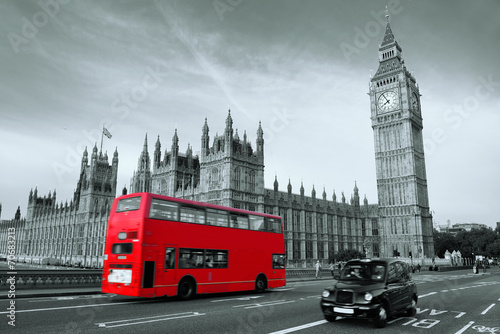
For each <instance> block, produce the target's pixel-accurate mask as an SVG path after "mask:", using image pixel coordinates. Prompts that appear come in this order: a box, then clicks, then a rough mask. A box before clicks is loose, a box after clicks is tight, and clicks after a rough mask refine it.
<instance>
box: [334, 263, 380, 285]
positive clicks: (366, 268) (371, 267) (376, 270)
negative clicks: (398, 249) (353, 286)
mask: <svg viewBox="0 0 500 334" xmlns="http://www.w3.org/2000/svg"><path fill="white" fill-rule="evenodd" d="M384 275H385V266H384V265H382V264H380V263H352V264H351V263H348V264H346V266H345V267H344V269H343V270H342V273H341V275H340V280H341V281H374V282H382V281H383V280H384Z"/></svg>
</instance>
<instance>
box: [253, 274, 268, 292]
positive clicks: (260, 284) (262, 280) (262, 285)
mask: <svg viewBox="0 0 500 334" xmlns="http://www.w3.org/2000/svg"><path fill="white" fill-rule="evenodd" d="M266 288H267V280H266V277H265V276H264V275H259V276H258V277H257V279H256V280H255V291H256V292H258V293H261V292H264V290H266Z"/></svg>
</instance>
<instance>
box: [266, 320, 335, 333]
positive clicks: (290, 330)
mask: <svg viewBox="0 0 500 334" xmlns="http://www.w3.org/2000/svg"><path fill="white" fill-rule="evenodd" d="M327 322H328V321H326V320H320V321H315V322H311V323H308V324H304V325H301V326H296V327H292V328H287V329H283V330H281V331H277V332H272V333H269V334H286V333H291V332H296V331H300V330H301V329H305V328H310V327H314V326H318V325H323V324H326V323H327Z"/></svg>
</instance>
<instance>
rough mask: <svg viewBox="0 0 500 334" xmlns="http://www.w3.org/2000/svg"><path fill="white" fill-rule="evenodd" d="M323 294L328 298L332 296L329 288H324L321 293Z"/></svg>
mask: <svg viewBox="0 0 500 334" xmlns="http://www.w3.org/2000/svg"><path fill="white" fill-rule="evenodd" d="M321 296H322V297H323V298H326V297H328V296H330V291H329V290H323V293H322V294H321Z"/></svg>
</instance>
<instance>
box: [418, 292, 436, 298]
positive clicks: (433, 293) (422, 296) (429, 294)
mask: <svg viewBox="0 0 500 334" xmlns="http://www.w3.org/2000/svg"><path fill="white" fill-rule="evenodd" d="M436 293H437V292H429V293H428V294H426V295H421V296H418V298H424V297H427V296H432V295H435V294H436Z"/></svg>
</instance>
